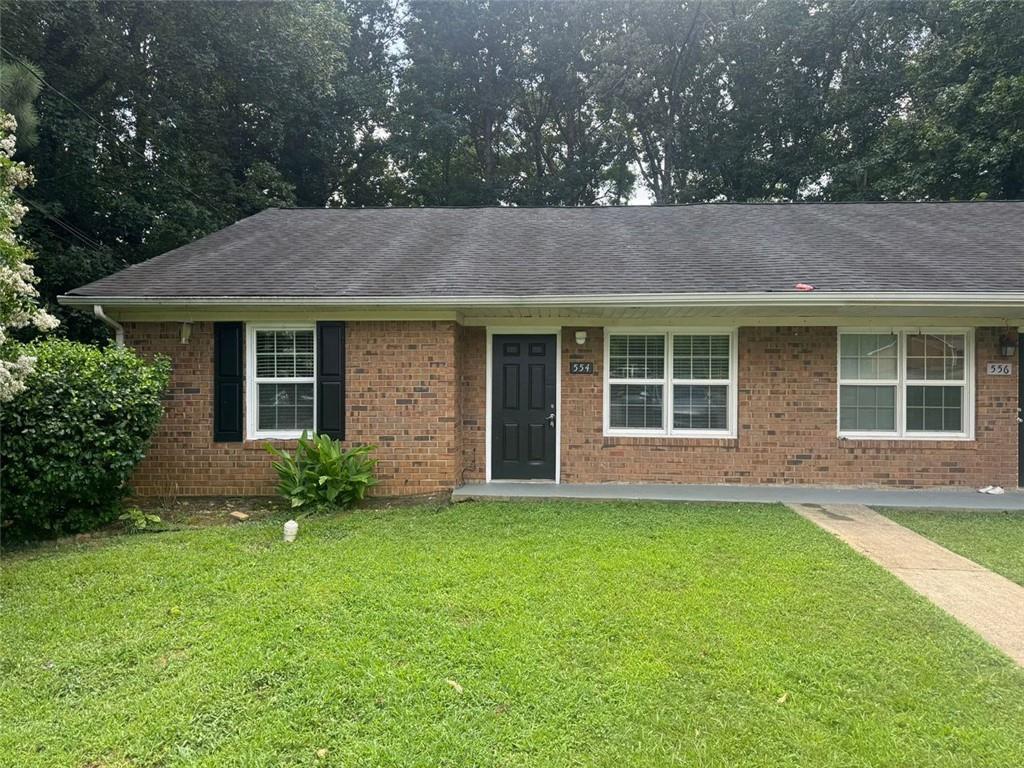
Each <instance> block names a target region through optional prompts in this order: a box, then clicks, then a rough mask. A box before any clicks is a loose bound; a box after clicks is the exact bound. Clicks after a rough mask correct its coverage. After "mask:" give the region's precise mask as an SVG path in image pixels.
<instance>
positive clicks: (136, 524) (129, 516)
mask: <svg viewBox="0 0 1024 768" xmlns="http://www.w3.org/2000/svg"><path fill="white" fill-rule="evenodd" d="M117 519H118V520H120V521H121V522H123V523H124V527H125V528H127V529H128V530H129V531H132V532H140V531H145V530H147V529H148V528H149V527H150V526H153V525H160V523H162V522H163V520H161V519H160V515H154V514H151V513H149V512H143V511H142V510H141V509H139V508H138V507H129V508H128V509H127V510H125V511H124V512H123V513H122V514H120V515H118V517H117Z"/></svg>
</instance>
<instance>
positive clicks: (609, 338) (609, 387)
mask: <svg viewBox="0 0 1024 768" xmlns="http://www.w3.org/2000/svg"><path fill="white" fill-rule="evenodd" d="M604 410H605V432H606V433H607V434H609V435H637V436H647V435H652V436H653V435H669V436H679V437H687V436H689V437H702V436H708V437H731V436H733V435H735V433H736V336H735V333H734V332H733V331H731V330H727V331H711V332H693V331H684V330H678V331H676V330H664V331H662V330H658V331H614V330H611V331H608V332H607V333H606V338H605V409H604Z"/></svg>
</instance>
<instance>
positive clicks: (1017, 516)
mask: <svg viewBox="0 0 1024 768" xmlns="http://www.w3.org/2000/svg"><path fill="white" fill-rule="evenodd" d="M877 511H878V512H881V513H882V514H883V515H885V516H886V517H889V518H891V519H893V520H895V521H896V522H897V523H899V524H900V525H904V526H906V527H907V528H910V529H911V530H914V531H917V532H918V533H920V534H921V535H922V536H927V537H928V538H929V539H931V540H932V541H934V542H937V543H939V544H941V545H942V546H944V547H945V548H946V549H950V550H952V551H953V552H956V553H957V554H959V555H963V556H964V557H966V558H968V559H970V560H973V561H974V562H976V563H979V564H980V565H984V566H985V567H986V568H990V569H991V570H993V571H995V572H996V573H1001V574H1002V575H1003V576H1005V577H1006V578H1008V579H1010V580H1011V581H1015V582H1017V583H1018V584H1022V585H1024V512H989V511H975V510H965V511H958V510H948V509H879V510H877Z"/></svg>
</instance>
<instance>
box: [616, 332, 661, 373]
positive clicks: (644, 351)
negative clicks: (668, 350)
mask: <svg viewBox="0 0 1024 768" xmlns="http://www.w3.org/2000/svg"><path fill="white" fill-rule="evenodd" d="M608 375H609V376H610V377H611V378H613V379H661V378H664V376H665V337H664V336H661V335H658V336H627V335H622V334H616V335H613V336H611V337H610V338H609V340H608Z"/></svg>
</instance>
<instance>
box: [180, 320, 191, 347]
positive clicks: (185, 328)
mask: <svg viewBox="0 0 1024 768" xmlns="http://www.w3.org/2000/svg"><path fill="white" fill-rule="evenodd" d="M179 338H180V339H181V343H182V344H188V340H189V339H191V338H192V323H182V324H181V335H180V336H179Z"/></svg>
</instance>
